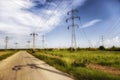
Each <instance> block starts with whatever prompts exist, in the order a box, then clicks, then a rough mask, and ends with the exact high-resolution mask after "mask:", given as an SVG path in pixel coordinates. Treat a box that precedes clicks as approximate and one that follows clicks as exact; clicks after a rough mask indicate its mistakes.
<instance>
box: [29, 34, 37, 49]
mask: <svg viewBox="0 0 120 80" xmlns="http://www.w3.org/2000/svg"><path fill="white" fill-rule="evenodd" d="M30 35H31V36H33V50H35V38H36V36H37V35H38V34H36V33H31V34H30Z"/></svg>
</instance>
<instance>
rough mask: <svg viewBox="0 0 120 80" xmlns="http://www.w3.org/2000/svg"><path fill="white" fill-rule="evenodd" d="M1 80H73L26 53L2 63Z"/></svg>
mask: <svg viewBox="0 0 120 80" xmlns="http://www.w3.org/2000/svg"><path fill="white" fill-rule="evenodd" d="M0 80H73V79H72V78H70V76H69V75H67V74H66V73H63V72H61V71H58V70H56V69H55V68H53V67H51V66H49V65H48V64H46V63H45V62H44V61H41V60H39V59H37V58H35V57H34V56H32V55H30V54H29V53H27V52H26V51H20V52H17V53H16V54H14V55H12V56H10V57H9V58H7V59H5V60H3V61H1V62H0Z"/></svg>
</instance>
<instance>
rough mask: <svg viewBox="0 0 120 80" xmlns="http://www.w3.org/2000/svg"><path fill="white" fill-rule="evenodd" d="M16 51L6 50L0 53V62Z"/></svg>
mask: <svg viewBox="0 0 120 80" xmlns="http://www.w3.org/2000/svg"><path fill="white" fill-rule="evenodd" d="M16 52H17V51H15V50H6V51H4V50H3V51H0V60H3V59H6V58H7V57H9V56H11V55H13V54H14V53H16Z"/></svg>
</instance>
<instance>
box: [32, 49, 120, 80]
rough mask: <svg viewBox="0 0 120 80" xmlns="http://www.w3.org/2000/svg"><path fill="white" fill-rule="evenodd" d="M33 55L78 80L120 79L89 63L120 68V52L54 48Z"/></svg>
mask: <svg viewBox="0 0 120 80" xmlns="http://www.w3.org/2000/svg"><path fill="white" fill-rule="evenodd" d="M32 55H34V56H36V57H37V58H39V59H41V60H44V61H46V62H47V63H48V64H50V65H52V66H54V67H56V68H57V69H59V70H62V71H64V72H67V73H69V74H70V75H72V76H73V77H74V78H75V79H76V80H120V77H118V76H115V75H111V74H108V73H104V72H102V71H100V70H94V69H91V68H89V67H87V66H86V65H87V64H89V63H94V64H100V65H106V66H112V67H115V68H118V69H119V68H120V52H115V51H86V50H82V51H76V52H69V51H68V50H52V51H47V50H46V51H37V52H35V53H33V54H32Z"/></svg>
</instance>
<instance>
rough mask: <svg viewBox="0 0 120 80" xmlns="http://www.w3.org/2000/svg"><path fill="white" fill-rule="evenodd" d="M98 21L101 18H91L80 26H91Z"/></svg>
mask: <svg viewBox="0 0 120 80" xmlns="http://www.w3.org/2000/svg"><path fill="white" fill-rule="evenodd" d="M98 22H101V20H100V19H94V20H91V21H89V22H87V23H85V24H83V25H82V27H81V28H87V27H91V26H93V25H95V24H97V23H98Z"/></svg>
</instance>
